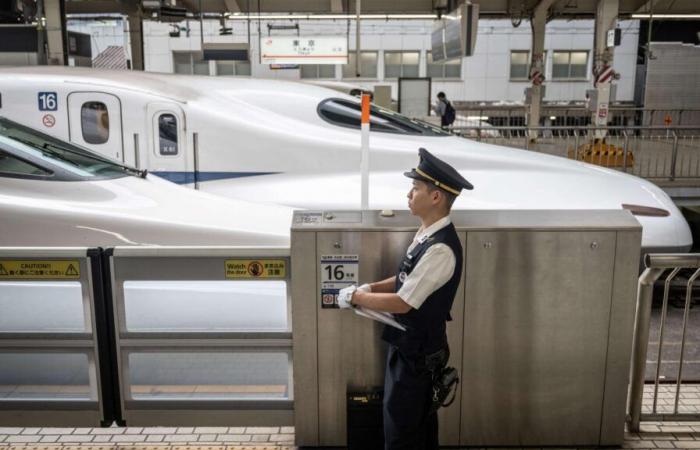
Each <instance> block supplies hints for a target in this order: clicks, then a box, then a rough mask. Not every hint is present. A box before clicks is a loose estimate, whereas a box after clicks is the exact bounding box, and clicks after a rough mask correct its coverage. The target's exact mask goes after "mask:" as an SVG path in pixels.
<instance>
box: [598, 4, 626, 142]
mask: <svg viewBox="0 0 700 450" xmlns="http://www.w3.org/2000/svg"><path fill="white" fill-rule="evenodd" d="M619 9H620V0H598V6H597V9H596V16H595V41H594V42H595V49H594V51H595V54H594V56H593V76H594V82H593V87H595V89H596V91H597V92H596V95H595V98H594V99H593V100H595V104H594V105H592V106H593V107H592V108H591V109H592V110H593V112H592V114H593V115H592V117H591V123H592V124H593V125H595V126H597V127H605V126H607V124H608V122H609V121H610V120H611V119H612V117H611V116H610V102H611V101H612V100H614V99H613V98H611V95H610V94H611V88H612V85H613V84H612V82H613V80H616V79H618V78H619V77H620V76H619V74H617V73H616V72H615V71H614V70H613V67H612V66H613V56H614V50H615V46H614V45H613V46H611V47H608V43H607V40H608V39H607V34H608V31H609V30H613V29H615V27H616V26H617V15H618V13H619ZM606 135H607V130H596V132H595V139H596V140H600V139H605V136H606Z"/></svg>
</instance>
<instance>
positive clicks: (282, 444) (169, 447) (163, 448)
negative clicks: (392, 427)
mask: <svg viewBox="0 0 700 450" xmlns="http://www.w3.org/2000/svg"><path fill="white" fill-rule="evenodd" d="M0 433H2V434H0V450H15V449H16V450H239V449H240V450H296V449H297V448H298V447H296V446H294V444H293V442H294V428H293V427H194V428H192V427H190V428H188V427H179V428H173V427H149V428H140V427H127V428H116V427H113V428H0ZM449 448H454V447H449ZM622 448H634V449H661V448H671V449H698V448H700V422H645V423H644V424H642V427H641V432H640V433H629V432H627V433H625V441H624V443H623V445H622ZM528 449H529V450H532V449H533V447H528ZM587 449H590V447H587ZM367 450H375V449H367ZM494 450H508V449H505V448H503V447H498V448H495V449H494ZM546 450H554V449H553V448H552V447H547V448H546Z"/></svg>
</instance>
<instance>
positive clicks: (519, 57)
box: [510, 52, 529, 80]
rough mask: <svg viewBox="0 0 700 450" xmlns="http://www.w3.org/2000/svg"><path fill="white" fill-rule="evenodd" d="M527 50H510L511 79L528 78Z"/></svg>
mask: <svg viewBox="0 0 700 450" xmlns="http://www.w3.org/2000/svg"><path fill="white" fill-rule="evenodd" d="M528 57H529V53H528V52H511V53H510V78H511V79H516V80H517V79H527V78H528Z"/></svg>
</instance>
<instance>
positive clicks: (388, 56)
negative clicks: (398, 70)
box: [384, 52, 401, 66]
mask: <svg viewBox="0 0 700 450" xmlns="http://www.w3.org/2000/svg"><path fill="white" fill-rule="evenodd" d="M384 64H389V65H394V66H399V65H401V53H399V52H384Z"/></svg>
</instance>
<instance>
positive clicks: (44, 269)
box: [0, 259, 80, 280]
mask: <svg viewBox="0 0 700 450" xmlns="http://www.w3.org/2000/svg"><path fill="white" fill-rule="evenodd" d="M78 278H80V262H79V261H78V260H51V261H38V260H18V259H0V280H6V279H14V280H17V279H20V280H22V279H51V280H64V279H69V280H77V279H78Z"/></svg>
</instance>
